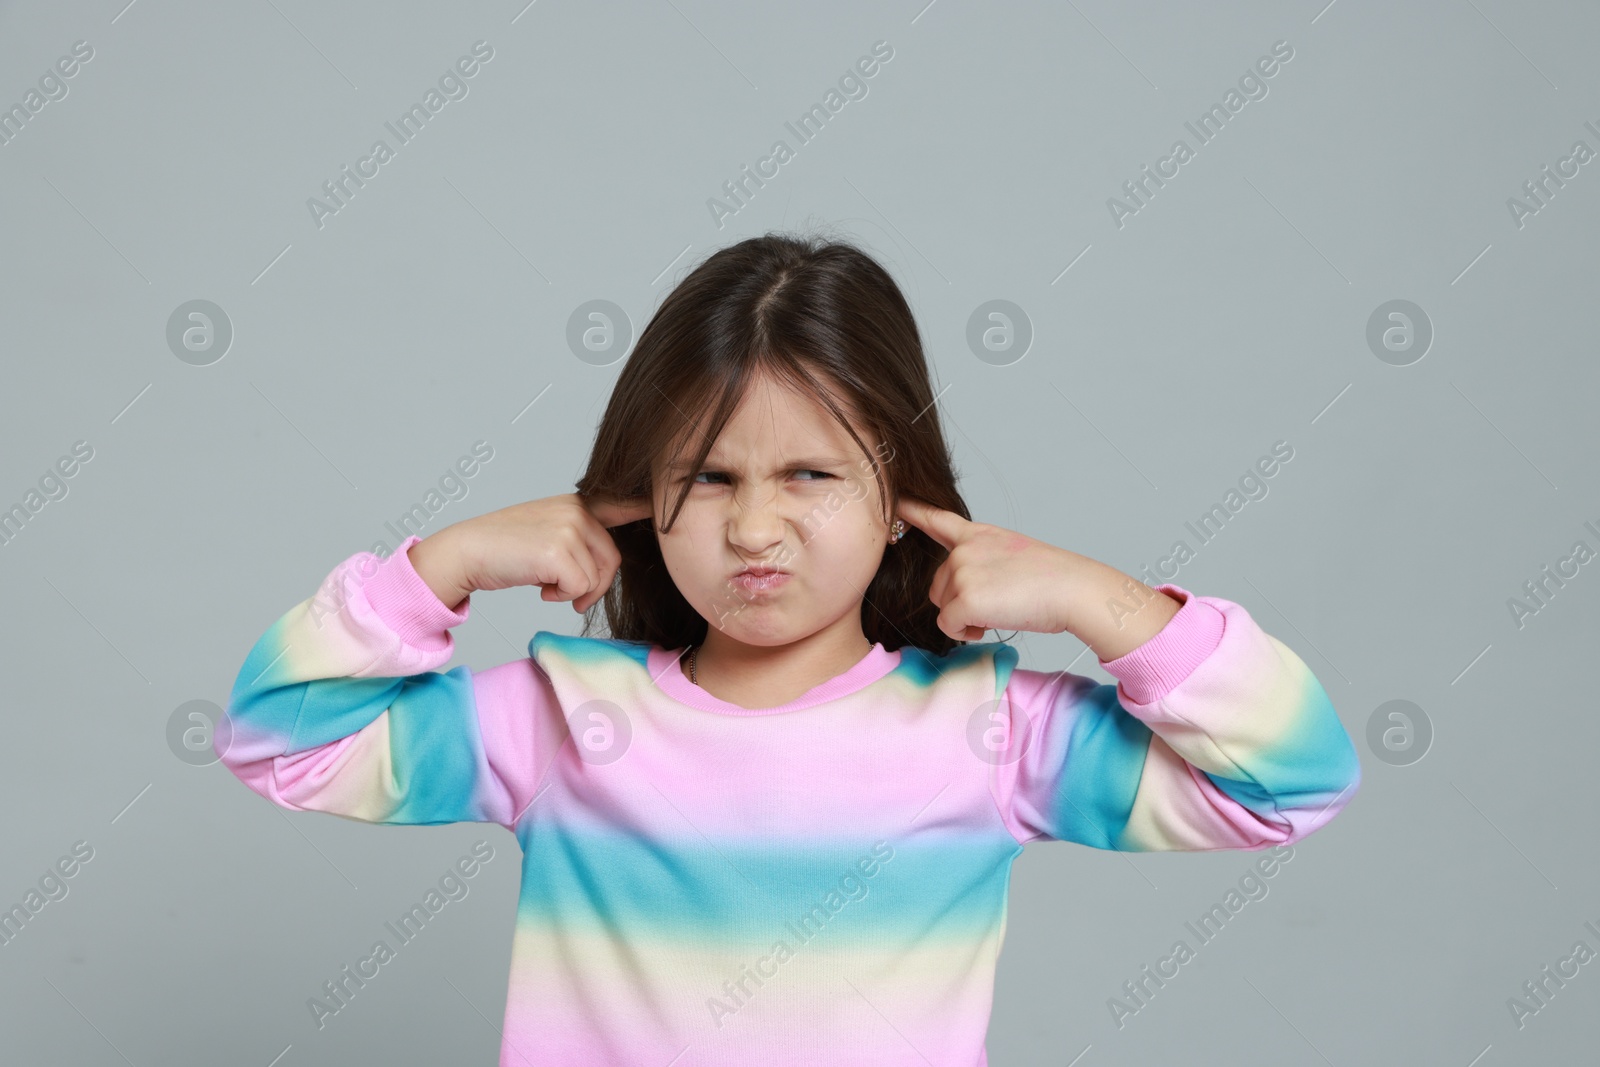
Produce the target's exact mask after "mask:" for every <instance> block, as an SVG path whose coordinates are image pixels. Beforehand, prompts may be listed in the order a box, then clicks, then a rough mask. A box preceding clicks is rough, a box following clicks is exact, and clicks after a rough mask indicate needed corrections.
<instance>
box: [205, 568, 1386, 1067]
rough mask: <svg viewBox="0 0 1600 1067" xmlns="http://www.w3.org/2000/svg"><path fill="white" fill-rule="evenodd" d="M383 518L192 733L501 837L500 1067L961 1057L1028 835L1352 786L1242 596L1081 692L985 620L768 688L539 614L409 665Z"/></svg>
mask: <svg viewBox="0 0 1600 1067" xmlns="http://www.w3.org/2000/svg"><path fill="white" fill-rule="evenodd" d="M418 540H419V539H418V538H417V537H414V536H413V537H410V538H408V539H406V541H404V542H403V543H402V544H401V545H400V547H399V548H398V549H397V550H396V551H395V552H394V553H393V554H392V555H390V556H388V557H384V558H382V559H380V558H379V557H377V556H374V555H372V554H371V553H367V552H359V553H356V554H355V555H354V556H351V557H350V558H349V559H347V560H345V561H344V562H343V563H341V564H339V566H338V567H336V568H335V569H334V570H333V572H332V573H331V574H330V575H329V576H328V577H327V579H326V580H325V581H324V582H323V584H322V586H321V588H320V590H319V591H318V593H317V595H316V596H314V597H312V598H311V599H309V600H306V601H304V602H302V603H300V604H298V605H297V606H295V607H294V608H292V609H291V610H290V611H289V612H288V613H287V614H285V615H284V616H283V617H282V618H281V619H279V620H278V621H277V622H276V623H274V624H273V625H272V627H271V628H270V629H269V630H268V631H267V632H266V633H265V634H264V635H263V636H262V637H261V639H260V640H259V641H257V642H256V645H255V647H254V648H252V649H251V651H250V653H249V655H248V657H247V658H246V660H245V662H244V666H243V668H242V669H241V670H240V672H239V676H238V679H237V681H236V683H235V684H234V687H233V691H232V695H231V697H230V700H229V704H228V708H227V725H228V726H230V727H231V729H229V730H220V731H218V734H217V737H218V741H217V750H218V754H219V756H220V757H221V759H222V760H223V762H224V763H225V764H226V765H227V766H228V768H229V769H230V770H231V771H232V772H233V773H234V774H235V775H237V776H238V777H239V778H240V779H241V780H242V781H243V782H244V783H245V784H246V785H248V786H249V787H250V788H251V789H253V790H254V791H256V792H257V793H260V794H261V795H262V796H264V797H266V798H267V799H269V800H271V801H273V802H274V803H276V804H278V805H281V806H282V807H285V808H288V809H291V810H295V811H321V812H327V813H330V814H333V815H340V816H344V817H346V818H351V819H359V820H364V821H368V822H381V823H423V824H437V823H448V822H458V821H481V822H493V823H499V824H500V825H501V826H504V827H506V828H507V829H509V830H510V831H511V832H512V833H513V834H515V835H516V838H517V841H518V842H519V843H520V845H521V847H522V881H521V895H520V898H519V903H518V906H517V913H516V922H515V930H514V935H513V937H514V941H513V947H512V955H511V975H510V986H509V993H508V999H507V1003H506V1008H505V1025H504V1028H503V1035H504V1037H503V1044H502V1046H501V1052H500V1064H501V1065H502V1067H512V1065H530V1067H532V1065H537V1067H565V1065H572V1067H597V1065H638V1067H667V1065H669V1064H670V1065H672V1067H709V1065H713V1064H715V1065H737V1067H750V1065H761V1067H790V1065H800V1064H807V1065H810V1064H827V1065H829V1067H849V1065H855V1064H860V1065H864V1067H865V1065H870V1067H896V1065H902V1064H903V1065H906V1067H911V1065H916V1067H927V1065H929V1064H934V1065H937V1067H945V1065H949V1067H957V1065H959V1067H981V1065H984V1064H986V1063H987V1057H986V1055H985V1052H984V1036H985V1031H986V1030H987V1027H988V1022H989V1015H990V1007H991V1002H992V995H993V981H994V972H995V964H996V959H997V957H998V956H999V954H1000V947H1001V942H1002V940H1003V938H1004V935H1005V930H1006V890H1007V885H1008V881H1009V877H1010V869H1011V863H1012V861H1013V860H1014V859H1015V858H1016V857H1017V856H1018V855H1019V854H1020V853H1021V852H1022V846H1023V844H1025V843H1027V842H1029V841H1047V840H1059V841H1075V842H1078V843H1079V844H1083V845H1089V846H1091V847H1094V848H1101V849H1120V850H1125V851H1149V850H1156V849H1184V850H1196V851H1200V850H1215V849H1261V848H1266V847H1268V846H1271V845H1275V844H1282V843H1288V842H1294V841H1298V840H1300V839H1301V838H1303V837H1305V836H1306V835H1307V834H1309V833H1311V832H1312V831H1314V830H1315V829H1317V828H1318V827H1320V826H1321V825H1323V824H1324V823H1326V822H1327V821H1328V820H1329V819H1331V818H1333V816H1334V815H1335V814H1337V813H1338V812H1339V810H1340V809H1341V808H1342V807H1343V806H1344V805H1345V804H1346V803H1348V801H1349V800H1350V798H1351V796H1352V795H1353V794H1354V792H1355V790H1356V788H1357V786H1358V784H1359V782H1360V778H1361V772H1360V766H1359V764H1358V762H1357V758H1356V752H1355V748H1354V746H1353V745H1352V744H1351V741H1350V738H1349V736H1348V735H1347V734H1346V732H1345V730H1344V728H1343V726H1342V725H1341V724H1340V722H1339V719H1338V717H1337V715H1336V714H1335V712H1334V709H1333V707H1332V705H1331V704H1330V703H1329V700H1328V696H1327V694H1326V693H1325V692H1324V691H1323V688H1322V686H1321V685H1320V684H1319V683H1318V682H1317V679H1316V678H1315V677H1314V676H1313V675H1312V673H1311V671H1310V670H1309V669H1308V668H1307V667H1306V665H1305V663H1304V662H1302V661H1301V659H1300V657H1299V656H1297V655H1296V654H1295V653H1294V652H1292V651H1291V650H1290V649H1288V648H1287V647H1285V646H1284V645H1283V644H1280V643H1279V642H1278V641H1277V640H1276V639H1275V638H1273V637H1271V636H1269V635H1268V634H1266V633H1264V632H1263V631H1262V630H1261V629H1260V628H1259V627H1258V626H1257V624H1256V623H1255V621H1254V620H1252V619H1251V617H1250V616H1249V615H1248V614H1247V613H1246V612H1245V610H1244V609H1243V608H1241V607H1240V606H1239V605H1237V604H1234V603H1232V602H1230V601H1227V600H1221V599H1218V598H1215V597H1203V596H1194V595H1192V594H1190V593H1189V592H1188V591H1187V590H1185V589H1182V588H1179V587H1178V586H1175V585H1170V584H1169V585H1163V586H1160V587H1159V588H1160V590H1161V591H1162V592H1165V593H1169V594H1172V595H1173V596H1174V598H1175V599H1178V600H1181V601H1182V602H1183V604H1182V607H1181V608H1180V609H1179V611H1178V613H1177V615H1175V616H1174V617H1173V618H1172V620H1171V621H1170V622H1168V623H1167V625H1166V626H1165V627H1164V628H1163V629H1162V630H1161V632H1160V633H1158V634H1157V635H1156V636H1155V637H1153V638H1151V639H1150V640H1149V641H1147V642H1145V644H1144V645H1142V646H1141V647H1139V648H1138V649H1136V650H1135V651H1133V652H1131V653H1129V654H1128V655H1125V656H1123V657H1121V658H1119V659H1116V660H1112V661H1109V662H1102V663H1101V666H1102V667H1103V668H1104V669H1105V670H1106V671H1107V672H1108V673H1110V674H1111V675H1112V676H1114V677H1115V678H1117V679H1118V683H1119V684H1117V685H1110V684H1100V683H1096V682H1095V681H1093V680H1091V679H1089V678H1085V677H1082V676H1078V675H1074V674H1069V673H1066V672H1061V671H1057V672H1043V671H1031V670H1023V669H1019V668H1018V667H1017V666H1016V664H1017V653H1016V650H1015V649H1013V648H1012V647H1011V646H1010V645H1007V644H1002V643H984V644H968V645H962V646H958V647H956V648H955V649H953V650H952V651H951V652H950V653H949V654H947V655H944V656H935V655H933V654H931V653H929V652H927V651H925V650H921V649H918V648H914V647H905V648H901V649H899V650H897V651H894V652H890V651H887V650H885V649H884V647H883V646H882V645H881V644H878V645H874V647H873V648H872V650H871V651H870V652H868V653H867V654H866V655H865V657H864V658H862V659H861V660H860V661H859V662H858V663H857V664H856V665H855V666H854V667H852V668H851V669H850V670H848V671H846V672H845V673H844V674H841V675H839V676H838V677H836V678H834V679H832V680H831V681H828V682H824V683H822V684H821V685H818V686H817V687H816V688H814V689H812V690H810V691H809V692H807V693H806V694H804V695H803V696H800V697H798V698H796V699H795V700H792V701H790V702H789V703H787V704H784V705H782V706H780V707H772V708H759V709H747V708H742V707H738V706H736V705H733V704H730V703H728V702H726V701H723V700H720V699H718V698H717V697H715V696H713V695H711V694H710V693H709V692H707V691H706V690H704V689H701V688H700V687H698V686H697V685H694V684H692V683H691V682H690V681H689V679H688V678H687V677H686V676H685V675H684V673H683V670H682V668H681V667H680V665H679V663H678V657H679V656H680V655H681V653H682V651H683V650H682V649H670V650H669V649H663V648H660V647H658V646H654V645H649V644H645V643H642V642H629V641H620V640H606V639H599V638H580V637H572V636H564V635H561V634H556V633H551V632H548V631H544V630H541V631H539V632H538V633H537V634H535V635H534V637H533V639H532V641H531V642H530V643H529V646H528V652H529V655H528V657H527V658H523V659H518V660H515V661H512V662H509V663H504V664H501V665H499V666H496V667H492V668H489V669H487V670H481V671H475V670H472V669H470V668H468V667H465V666H458V667H455V668H453V669H451V670H448V671H443V672H441V671H439V670H438V668H440V667H442V666H443V665H444V664H445V663H446V662H447V661H449V659H450V658H451V654H452V651H453V649H454V643H453V640H452V637H451V634H450V632H449V631H450V628H451V627H453V626H457V625H459V624H460V623H462V622H465V621H466V619H467V616H468V612H469V608H470V601H468V602H463V603H462V604H461V606H460V611H459V612H454V611H451V610H450V609H449V607H448V606H447V605H445V604H442V603H440V601H439V599H438V597H437V596H435V595H434V594H433V592H432V591H431V590H430V589H429V588H428V586H427V585H426V584H425V583H424V582H423V581H422V579H421V578H420V577H418V575H417V573H416V571H415V570H414V569H413V568H412V566H411V562H410V558H409V556H408V555H407V549H409V548H410V547H411V546H412V545H413V544H415V543H416V542H417V541H418Z"/></svg>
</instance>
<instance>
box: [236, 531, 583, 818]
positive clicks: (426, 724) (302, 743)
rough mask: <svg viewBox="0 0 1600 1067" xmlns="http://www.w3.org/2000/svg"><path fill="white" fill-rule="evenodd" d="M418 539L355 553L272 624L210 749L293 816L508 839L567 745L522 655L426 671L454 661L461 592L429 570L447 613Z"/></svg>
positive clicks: (462, 611) (464, 604) (541, 679)
mask: <svg viewBox="0 0 1600 1067" xmlns="http://www.w3.org/2000/svg"><path fill="white" fill-rule="evenodd" d="M443 532H444V531H441V533H443ZM434 536H438V535H434ZM419 540H420V539H419V538H417V537H415V536H413V537H408V538H406V540H405V541H403V542H401V544H400V545H399V547H398V548H396V549H395V551H394V553H393V554H392V555H390V556H389V557H387V558H386V559H380V558H379V557H377V556H375V555H373V554H372V553H370V552H358V553H356V554H355V555H353V556H351V557H349V558H348V559H346V560H345V561H343V562H342V563H340V564H339V565H338V566H336V567H335V568H334V569H333V571H332V572H331V573H329V574H328V576H327V577H326V578H325V579H324V580H323V582H322V585H321V587H320V588H319V589H318V591H317V593H316V595H315V596H313V597H311V598H310V599H308V600H304V601H302V602H301V603H299V604H297V605H295V606H294V607H293V608H291V609H289V611H288V612H286V613H285V614H284V615H283V616H282V617H281V618H280V619H278V621H277V622H275V623H273V624H272V626H271V627H270V628H269V629H268V630H267V631H266V633H265V634H263V635H262V637H261V638H260V639H259V640H258V641H257V642H256V643H255V646H254V647H253V648H252V649H251V650H250V653H249V655H247V656H246V657H245V661H244V666H243V667H242V668H241V669H240V671H239V674H238V677H237V679H236V680H235V682H234V685H233V690H232V693H231V696H230V697H229V700H228V707H227V709H226V719H227V723H226V728H224V729H219V730H218V731H217V734H216V750H217V754H218V756H219V757H220V758H221V760H222V762H223V763H224V764H225V765H226V766H227V767H228V769H229V770H230V771H232V772H233V773H234V775H236V776H237V777H238V778H239V780H240V781H242V782H244V783H245V785H247V786H249V787H250V788H251V789H252V790H254V791H255V792H257V793H259V794H261V795H262V796H264V797H266V798H267V799H268V800H271V801H272V802H273V803H275V804H278V805H280V806H282V807H285V808H288V809H290V810H294V811H321V812H327V813H328V814H331V815H339V816H342V817H345V818H350V819H357V820H361V821H363V822H375V823H413V824H437V823H449V822H469V821H471V822H495V823H499V824H501V825H503V826H507V827H508V828H510V827H513V826H514V824H515V821H516V819H517V818H518V817H519V816H520V814H521V813H522V812H523V811H524V810H525V809H526V808H527V806H528V804H529V803H530V802H531V801H532V799H533V798H534V796H535V794H536V792H537V788H538V784H539V782H540V779H541V778H542V775H543V772H544V770H545V769H546V766H547V764H548V761H549V759H550V758H551V757H552V756H553V755H554V754H555V752H556V751H557V750H558V749H559V747H560V744H561V740H562V737H563V736H564V731H565V726H564V722H563V719H562V716H561V714H560V711H559V707H558V705H557V699H556V695H555V693H554V692H553V691H552V689H551V688H550V684H549V680H548V679H547V678H546V677H545V676H544V674H543V673H542V672H541V671H540V670H539V669H538V667H537V665H536V664H535V663H534V661H533V660H532V659H529V658H527V657H523V658H522V659H518V660H513V661H511V662H509V663H504V664H501V665H500V666H497V667H493V668H491V669H489V670H485V671H481V672H477V673H474V672H473V671H471V670H470V669H469V668H467V667H464V666H462V667H456V668H455V669H453V670H450V671H446V672H443V673H440V672H439V671H437V670H436V668H439V667H441V666H443V665H444V664H445V663H446V662H448V661H449V659H450V657H451V655H452V653H453V651H454V648H455V643H454V640H453V639H452V637H451V635H450V632H449V631H450V628H451V627H453V626H456V625H459V624H460V623H462V622H465V621H466V619H467V616H468V613H469V611H470V603H469V600H468V599H467V597H466V593H467V592H470V589H467V588H466V587H464V586H461V585H459V584H458V583H457V582H456V580H455V579H454V578H453V577H448V576H446V577H443V578H441V575H442V574H445V572H444V571H443V570H439V571H436V572H431V573H430V575H429V577H430V578H431V579H432V580H433V581H434V582H435V583H436V584H438V585H439V586H440V587H441V588H448V589H451V590H458V591H461V597H460V598H459V600H458V602H457V603H456V604H454V605H446V604H445V603H444V602H443V601H442V600H441V598H440V596H439V594H438V593H437V592H436V591H435V590H434V588H432V587H430V585H429V583H428V581H425V580H424V578H423V577H422V576H420V575H419V574H418V572H417V570H416V569H415V567H414V566H413V565H412V560H411V557H410V555H409V554H408V550H410V549H411V548H412V546H413V545H416V544H418V543H419ZM430 547H431V546H430ZM431 566H433V563H432V561H430V567H431ZM446 595H447V596H452V597H454V593H453V592H447V594H446ZM453 607H454V608H456V609H457V610H452V608H453Z"/></svg>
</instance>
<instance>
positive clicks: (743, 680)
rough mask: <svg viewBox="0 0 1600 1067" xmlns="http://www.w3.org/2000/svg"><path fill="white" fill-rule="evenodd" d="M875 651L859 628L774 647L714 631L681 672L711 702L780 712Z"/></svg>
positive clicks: (690, 653)
mask: <svg viewBox="0 0 1600 1067" xmlns="http://www.w3.org/2000/svg"><path fill="white" fill-rule="evenodd" d="M872 648H873V643H872V642H871V641H869V640H867V637H866V634H865V633H863V632H862V631H861V629H860V626H859V623H857V625H856V627H855V629H854V630H853V631H844V632H835V633H829V632H827V631H819V632H818V633H815V634H812V635H811V636H810V637H807V638H802V639H801V640H799V641H794V642H790V643H789V644H786V645H771V646H769V645H749V644H745V643H744V642H742V641H738V640H736V639H734V638H731V637H728V636H727V635H726V634H724V633H722V632H721V631H711V632H708V634H707V639H706V640H705V641H704V642H702V643H701V644H698V645H695V646H694V647H692V648H691V649H690V650H689V654H688V655H687V656H685V657H684V660H683V661H681V662H682V667H681V669H682V670H683V673H684V674H685V675H686V676H688V678H689V680H690V681H691V682H693V683H694V684H695V685H698V686H699V687H700V688H702V689H704V690H706V691H707V692H708V693H710V694H711V695H712V696H715V697H718V698H720V699H723V700H727V701H729V702H731V703H735V704H739V705H741V706H744V707H776V706H777V705H779V704H786V703H788V702H789V701H790V700H793V699H794V698H796V697H798V696H800V695H801V694H803V693H805V692H807V691H808V690H810V689H813V688H815V687H816V686H819V685H821V684H822V683H823V682H825V681H828V680H829V679H830V678H836V677H838V676H839V675H841V674H843V673H845V672H846V671H848V670H849V669H850V668H852V667H854V666H855V665H856V664H857V663H860V662H861V660H862V659H863V658H864V657H865V656H866V655H867V654H868V653H869V652H871V651H872Z"/></svg>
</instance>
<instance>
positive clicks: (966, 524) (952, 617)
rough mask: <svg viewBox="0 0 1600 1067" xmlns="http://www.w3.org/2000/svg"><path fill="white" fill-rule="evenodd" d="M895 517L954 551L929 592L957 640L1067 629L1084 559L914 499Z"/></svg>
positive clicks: (942, 625) (941, 623) (907, 500)
mask: <svg viewBox="0 0 1600 1067" xmlns="http://www.w3.org/2000/svg"><path fill="white" fill-rule="evenodd" d="M896 514H897V515H899V516H900V517H901V518H903V519H905V520H906V522H907V523H909V524H910V525H912V526H915V527H916V528H917V529H919V530H921V531H922V532H923V533H925V534H927V535H928V536H929V537H931V538H933V539H934V540H935V541H937V542H939V544H941V545H943V546H944V547H945V548H946V549H947V550H948V551H949V553H950V555H949V558H947V559H946V560H945V561H944V563H942V564H940V566H939V569H938V570H937V571H935V572H934V574H933V585H932V587H931V588H930V589H929V591H928V598H929V599H930V600H932V601H933V602H934V604H936V605H938V607H939V608H940V609H941V610H940V612H939V629H940V630H942V631H944V632H945V633H946V634H949V635H950V636H951V637H953V638H955V639H956V640H957V641H981V640H983V635H984V631H986V630H1027V631H1029V632H1032V633H1041V634H1058V633H1061V632H1062V631H1064V630H1066V629H1067V617H1068V612H1067V607H1068V603H1069V597H1070V596H1071V593H1070V591H1069V590H1070V578H1071V576H1072V574H1074V573H1075V572H1078V571H1079V570H1080V565H1081V563H1082V562H1083V560H1084V557H1082V556H1079V555H1078V554H1077V553H1076V552H1070V551H1068V550H1067V549H1064V548H1057V547H1055V546H1054V545H1048V544H1045V543H1044V542H1043V541H1036V540H1034V539H1033V538H1031V537H1027V536H1025V535H1023V534H1019V533H1017V532H1015V531H1013V530H1007V529H1005V528H1004V527H1001V526H991V525H989V524H988V523H983V522H972V521H970V520H968V519H964V518H962V517H961V516H960V515H957V514H956V513H955V512H953V511H946V510H944V509H943V508H936V507H934V506H933V505H931V504H925V503H923V502H922V501H920V500H914V499H911V498H908V497H902V498H901V499H900V503H899V506H898V507H897V508H896ZM891 551H893V550H892V549H891Z"/></svg>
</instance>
